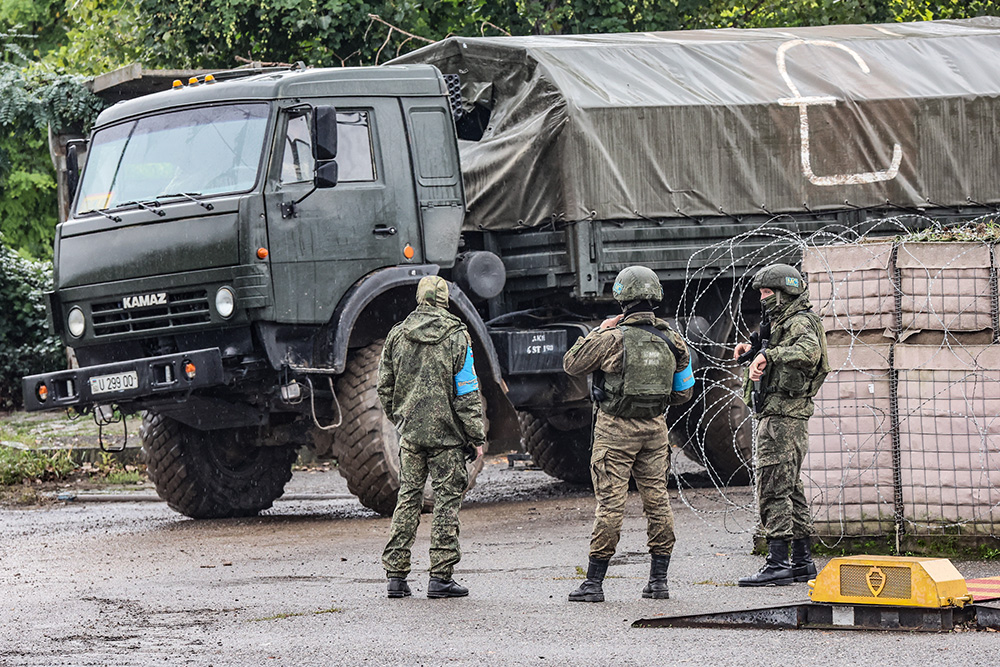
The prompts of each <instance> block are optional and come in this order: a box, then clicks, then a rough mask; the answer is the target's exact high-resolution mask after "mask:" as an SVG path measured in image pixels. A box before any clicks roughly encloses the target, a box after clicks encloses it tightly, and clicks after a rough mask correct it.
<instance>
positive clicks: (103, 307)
mask: <svg viewBox="0 0 1000 667" xmlns="http://www.w3.org/2000/svg"><path fill="white" fill-rule="evenodd" d="M90 312H91V315H92V317H93V322H94V336H109V335H111V334H120V333H128V332H130V331H151V330H155V329H170V328H172V327H180V326H184V325H188V324H200V323H203V322H209V321H211V317H212V315H211V312H210V311H209V307H208V292H206V291H205V290H192V291H187V292H170V293H168V295H167V303H166V304H165V305H154V306H146V307H139V308H124V307H122V302H121V300H120V299H119V300H118V301H104V302H101V303H93V304H91V306H90Z"/></svg>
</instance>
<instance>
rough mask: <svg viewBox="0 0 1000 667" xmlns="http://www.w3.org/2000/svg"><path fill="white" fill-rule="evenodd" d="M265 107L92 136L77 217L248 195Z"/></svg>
mask: <svg viewBox="0 0 1000 667" xmlns="http://www.w3.org/2000/svg"><path fill="white" fill-rule="evenodd" d="M267 117H268V105H267V104H235V105H228V106H212V107H203V108H200V109H187V110H184V111H174V112H172V113H165V114H160V115H157V116H149V117H146V118H140V119H139V120H135V121H131V122H127V123H122V124H120V125H115V126H113V127H109V128H107V129H105V130H100V131H99V132H97V133H95V134H94V138H93V141H92V142H91V145H90V154H89V155H88V156H87V166H86V170H85V171H84V174H83V180H82V181H81V183H80V196H79V198H78V199H77V202H78V204H77V209H76V212H77V214H78V215H79V214H81V213H87V212H90V211H99V210H104V209H108V208H116V207H118V206H122V205H124V204H128V203H132V202H144V201H150V200H153V199H155V198H157V197H161V196H163V195H173V194H178V193H197V194H200V195H202V196H205V195H216V194H224V193H233V192H243V191H246V190H249V189H250V188H252V187H253V185H254V183H255V182H256V180H257V170H258V168H259V165H260V161H261V153H262V151H263V148H264V137H265V133H266V130H267Z"/></svg>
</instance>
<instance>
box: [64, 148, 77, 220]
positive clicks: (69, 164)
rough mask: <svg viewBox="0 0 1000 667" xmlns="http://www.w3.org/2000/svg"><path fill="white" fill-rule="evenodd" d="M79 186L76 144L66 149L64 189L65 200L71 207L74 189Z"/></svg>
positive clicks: (74, 194) (74, 193)
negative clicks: (65, 192)
mask: <svg viewBox="0 0 1000 667" xmlns="http://www.w3.org/2000/svg"><path fill="white" fill-rule="evenodd" d="M79 184H80V158H79V151H78V150H77V147H76V144H75V143H72V144H69V145H68V146H67V147H66V189H67V190H68V192H67V197H66V198H67V199H68V200H69V201H70V205H72V201H73V197H75V196H76V187H77V186H78V185H79Z"/></svg>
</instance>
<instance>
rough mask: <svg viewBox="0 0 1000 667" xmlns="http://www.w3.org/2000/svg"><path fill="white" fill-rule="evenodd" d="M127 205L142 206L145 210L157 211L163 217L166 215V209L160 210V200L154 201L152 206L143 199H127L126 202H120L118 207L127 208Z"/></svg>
mask: <svg viewBox="0 0 1000 667" xmlns="http://www.w3.org/2000/svg"><path fill="white" fill-rule="evenodd" d="M126 206H136V207H138V208H141V209H142V210H143V211H149V212H150V213H155V214H156V215H158V216H160V217H161V218H162V217H163V216H165V215H166V213H165V212H164V211H161V210H160V202H158V201H154V202H153V205H152V206H150V205H149V204H145V203H143V202H141V201H127V202H125V203H124V204H119V205H118V208H125V207H126Z"/></svg>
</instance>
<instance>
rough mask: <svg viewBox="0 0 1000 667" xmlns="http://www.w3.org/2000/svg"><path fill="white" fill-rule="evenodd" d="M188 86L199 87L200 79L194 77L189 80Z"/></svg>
mask: <svg viewBox="0 0 1000 667" xmlns="http://www.w3.org/2000/svg"><path fill="white" fill-rule="evenodd" d="M188 85H189V86H197V85H198V77H196V76H193V77H191V78H190V79H188Z"/></svg>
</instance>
